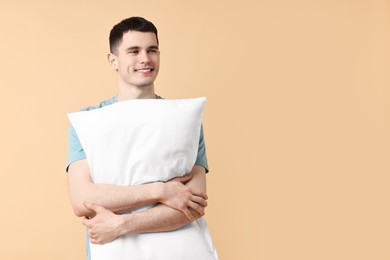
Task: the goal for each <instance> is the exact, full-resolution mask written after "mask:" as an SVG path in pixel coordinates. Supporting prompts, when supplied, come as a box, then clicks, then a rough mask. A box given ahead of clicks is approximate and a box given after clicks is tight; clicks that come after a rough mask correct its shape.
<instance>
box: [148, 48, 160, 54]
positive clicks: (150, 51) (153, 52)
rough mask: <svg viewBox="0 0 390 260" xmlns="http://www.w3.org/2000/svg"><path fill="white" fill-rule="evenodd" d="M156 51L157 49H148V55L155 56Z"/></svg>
mask: <svg viewBox="0 0 390 260" xmlns="http://www.w3.org/2000/svg"><path fill="white" fill-rule="evenodd" d="M157 52H158V50H157V49H150V50H148V53H150V54H157Z"/></svg>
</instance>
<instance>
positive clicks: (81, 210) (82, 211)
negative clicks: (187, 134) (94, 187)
mask: <svg viewBox="0 0 390 260" xmlns="http://www.w3.org/2000/svg"><path fill="white" fill-rule="evenodd" d="M72 208H73V213H74V214H75V215H76V216H77V217H89V216H91V212H90V211H89V210H88V209H87V208H86V207H85V206H84V203H83V202H78V203H72Z"/></svg>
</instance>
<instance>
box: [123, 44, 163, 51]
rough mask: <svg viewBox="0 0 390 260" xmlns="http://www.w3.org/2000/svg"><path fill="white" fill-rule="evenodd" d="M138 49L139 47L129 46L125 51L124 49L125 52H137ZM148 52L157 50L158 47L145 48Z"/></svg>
mask: <svg viewBox="0 0 390 260" xmlns="http://www.w3.org/2000/svg"><path fill="white" fill-rule="evenodd" d="M139 49H141V47H139V46H130V47H128V48H127V49H126V51H132V50H139ZM147 49H148V50H151V49H152V50H158V46H157V45H152V46H149V47H148V48H147Z"/></svg>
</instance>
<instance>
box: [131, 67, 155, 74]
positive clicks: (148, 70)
mask: <svg viewBox="0 0 390 260" xmlns="http://www.w3.org/2000/svg"><path fill="white" fill-rule="evenodd" d="M153 70H154V69H152V68H149V69H136V70H134V71H136V72H141V73H147V72H152V71H153Z"/></svg>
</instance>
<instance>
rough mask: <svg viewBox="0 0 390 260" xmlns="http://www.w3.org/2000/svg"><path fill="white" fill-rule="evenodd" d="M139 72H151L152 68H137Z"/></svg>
mask: <svg viewBox="0 0 390 260" xmlns="http://www.w3.org/2000/svg"><path fill="white" fill-rule="evenodd" d="M137 71H138V72H151V71H152V69H142V70H137Z"/></svg>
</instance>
